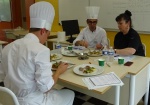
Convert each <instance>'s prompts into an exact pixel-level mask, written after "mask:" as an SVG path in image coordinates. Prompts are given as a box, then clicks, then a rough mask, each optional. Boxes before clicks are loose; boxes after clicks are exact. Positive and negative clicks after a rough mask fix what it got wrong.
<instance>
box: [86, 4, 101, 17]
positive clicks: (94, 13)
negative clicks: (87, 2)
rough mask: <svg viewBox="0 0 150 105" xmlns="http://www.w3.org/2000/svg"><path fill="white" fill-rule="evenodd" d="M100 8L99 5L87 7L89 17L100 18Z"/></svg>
mask: <svg viewBox="0 0 150 105" xmlns="http://www.w3.org/2000/svg"><path fill="white" fill-rule="evenodd" d="M99 9H100V7H97V6H89V7H86V13H87V19H98V14H99Z"/></svg>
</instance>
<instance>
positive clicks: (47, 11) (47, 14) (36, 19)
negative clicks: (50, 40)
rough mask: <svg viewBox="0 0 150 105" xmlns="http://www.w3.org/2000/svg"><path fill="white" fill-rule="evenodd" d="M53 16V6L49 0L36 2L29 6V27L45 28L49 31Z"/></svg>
mask: <svg viewBox="0 0 150 105" xmlns="http://www.w3.org/2000/svg"><path fill="white" fill-rule="evenodd" d="M54 16H55V11H54V7H53V6H52V5H51V4H50V3H49V2H45V1H41V2H36V3H34V4H33V5H31V6H30V28H45V29H46V30H49V31H50V30H51V26H52V23H53V19H54Z"/></svg>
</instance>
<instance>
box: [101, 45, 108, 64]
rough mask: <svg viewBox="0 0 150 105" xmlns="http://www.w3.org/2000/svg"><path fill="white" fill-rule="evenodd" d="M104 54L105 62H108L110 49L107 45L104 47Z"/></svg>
mask: <svg viewBox="0 0 150 105" xmlns="http://www.w3.org/2000/svg"><path fill="white" fill-rule="evenodd" d="M102 54H103V57H104V59H105V62H108V49H107V46H104V48H103V50H102Z"/></svg>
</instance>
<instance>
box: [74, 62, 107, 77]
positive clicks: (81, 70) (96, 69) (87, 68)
mask: <svg viewBox="0 0 150 105" xmlns="http://www.w3.org/2000/svg"><path fill="white" fill-rule="evenodd" d="M103 71H104V69H102V68H100V66H98V65H94V64H82V65H79V66H76V67H75V68H74V69H73V72H74V73H75V74H78V75H82V76H93V75H99V74H101V73H102V72H103Z"/></svg>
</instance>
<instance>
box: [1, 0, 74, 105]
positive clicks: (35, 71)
mask: <svg viewBox="0 0 150 105" xmlns="http://www.w3.org/2000/svg"><path fill="white" fill-rule="evenodd" d="M54 15H55V11H54V8H53V6H52V5H51V4H50V3H49V2H45V1H41V2H36V3H35V4H33V5H31V6H30V29H29V32H30V33H28V34H27V35H26V36H25V37H24V38H21V39H18V40H16V41H14V42H12V43H10V44H8V45H7V46H6V47H5V48H4V49H3V50H2V60H1V63H2V69H0V81H1V80H3V81H4V85H5V87H7V88H9V89H10V90H12V91H13V92H14V93H15V95H16V96H17V98H18V101H19V103H20V105H72V104H73V100H74V92H73V91H71V90H68V89H62V90H54V89H52V87H53V86H54V84H56V82H57V80H58V78H59V76H60V75H61V74H63V73H64V72H65V71H66V70H67V67H68V64H66V63H61V64H60V66H58V69H57V70H56V72H55V73H54V74H52V71H51V67H52V64H51V63H50V50H49V48H47V47H46V46H44V45H43V44H44V43H45V42H46V40H47V38H48V36H49V34H50V30H51V25H52V22H53V19H54Z"/></svg>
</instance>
